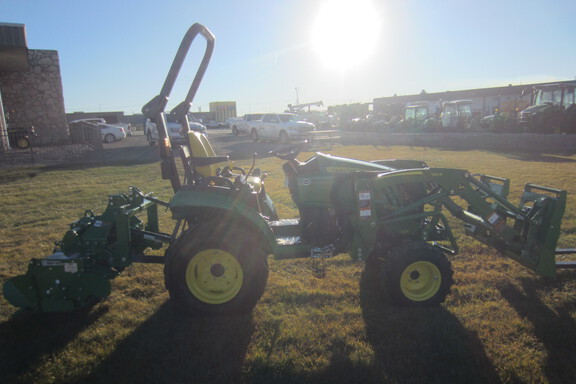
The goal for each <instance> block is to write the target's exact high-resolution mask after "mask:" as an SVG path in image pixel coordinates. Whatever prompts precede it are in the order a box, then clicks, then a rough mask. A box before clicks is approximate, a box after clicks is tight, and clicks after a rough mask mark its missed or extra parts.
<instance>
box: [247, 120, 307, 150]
mask: <svg viewBox="0 0 576 384" xmlns="http://www.w3.org/2000/svg"><path fill="white" fill-rule="evenodd" d="M315 129H316V128H315V127H314V124H312V123H309V122H307V121H304V120H302V118H300V116H298V115H297V114H295V113H267V114H265V115H264V116H263V117H262V120H257V121H253V122H252V124H251V129H250V136H251V137H252V140H254V141H258V140H260V139H273V140H278V141H279V142H280V143H282V144H287V143H289V142H290V140H294V139H296V140H305V139H307V138H309V137H310V132H312V131H314V130H315Z"/></svg>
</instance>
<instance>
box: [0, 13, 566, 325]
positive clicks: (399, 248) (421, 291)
mask: <svg viewBox="0 0 576 384" xmlns="http://www.w3.org/2000/svg"><path fill="white" fill-rule="evenodd" d="M197 35H201V36H203V37H204V38H205V39H206V41H207V45H206V51H205V54H204V57H203V59H202V62H201V64H200V66H199V68H198V71H197V73H196V76H195V78H194V81H193V83H192V85H191V87H190V90H189V92H188V94H187V96H186V98H185V100H184V101H183V102H182V103H180V104H179V105H178V106H177V107H175V108H174V109H173V110H172V111H171V112H170V113H171V114H172V115H173V116H172V117H174V118H175V119H176V120H177V121H179V122H180V123H181V125H182V129H183V130H184V131H185V132H186V137H187V140H188V142H187V143H186V144H185V145H182V146H179V147H178V148H172V147H171V145H170V140H169V136H168V133H167V129H166V113H165V108H166V105H167V103H168V97H169V95H170V93H171V90H172V88H173V85H174V82H175V80H176V78H177V76H178V73H179V72H180V68H181V66H182V63H183V61H184V59H185V57H186V55H187V52H188V49H189V47H190V45H191V44H192V42H193V40H194V39H195V37H196V36H197ZM213 48H214V37H213V35H212V34H211V33H210V31H209V30H208V29H206V28H205V27H204V26H202V25H199V24H195V25H193V26H192V27H191V28H190V30H189V31H188V33H187V34H186V35H185V37H184V39H183V41H182V43H181V45H180V48H179V50H178V52H177V54H176V57H175V59H174V61H173V63H172V67H171V68H170V71H169V73H168V76H167V77H166V80H165V82H164V85H163V87H162V90H161V91H160V94H159V95H158V96H156V97H154V98H153V99H152V100H151V101H150V102H149V103H147V104H146V105H145V106H144V108H143V110H142V111H143V113H144V115H145V116H146V117H147V118H150V119H151V120H153V121H155V122H156V125H157V128H158V132H159V150H160V157H161V159H162V161H161V173H162V177H163V178H164V179H166V180H170V183H171V186H172V188H173V190H174V196H173V197H172V199H171V200H170V201H169V202H164V201H160V200H158V199H156V198H155V197H153V195H152V194H150V193H147V194H145V193H143V192H142V191H141V190H139V189H138V188H135V187H132V188H130V189H129V191H128V193H126V194H114V195H111V196H110V198H109V201H108V207H107V208H106V210H105V211H104V212H103V213H102V214H100V215H97V214H95V213H94V212H93V211H91V210H87V211H86V212H85V213H84V214H83V215H82V217H81V218H80V219H79V220H77V221H75V222H74V223H72V224H71V225H70V229H69V230H68V232H67V233H66V234H65V235H64V237H63V239H62V241H60V242H58V243H57V245H56V248H55V249H54V252H53V254H52V255H50V256H48V257H46V258H43V259H33V260H32V261H31V262H30V265H29V268H28V272H27V273H26V274H25V275H22V276H17V277H14V278H12V279H10V280H8V281H7V282H5V284H4V296H5V298H6V299H7V300H8V301H9V302H10V303H12V304H13V305H14V306H16V307H20V308H23V309H27V310H30V311H34V312H38V313H45V312H66V311H73V310H76V309H79V308H82V307H85V306H88V305H90V304H91V303H93V302H95V301H96V300H99V299H102V298H105V297H107V296H108V295H109V294H110V290H111V289H110V287H111V286H110V280H111V279H113V278H114V277H115V276H117V275H118V274H119V273H121V272H122V270H123V269H124V268H126V267H128V266H129V265H130V264H131V263H133V262H156V263H162V264H163V265H164V276H165V285H166V288H167V289H168V291H169V292H170V297H171V298H172V299H173V300H176V301H178V302H179V303H180V304H181V307H183V308H187V309H189V310H190V311H193V312H202V313H211V314H219V313H238V312H247V311H250V310H251V309H252V308H253V307H254V306H255V305H256V303H257V301H258V299H259V298H260V297H261V295H262V293H263V291H264V289H265V286H266V281H267V277H268V256H269V255H274V257H276V258H278V259H284V258H294V257H311V258H313V259H315V260H323V259H324V258H326V257H331V256H333V255H335V254H339V253H348V254H349V255H350V256H351V257H352V258H353V259H354V260H358V261H368V263H366V267H367V268H375V269H376V270H377V273H378V274H379V275H380V279H379V280H380V281H381V285H379V286H378V287H375V288H376V289H382V290H383V291H385V292H386V294H387V295H388V296H389V297H390V298H391V299H392V301H393V303H396V304H398V305H408V306H427V305H438V304H440V303H442V302H443V301H444V299H445V298H446V296H447V295H448V293H449V291H450V287H451V285H452V284H453V278H452V274H453V272H452V268H451V265H450V261H449V259H448V257H447V255H454V254H456V253H457V251H458V247H457V244H456V241H455V239H454V236H453V235H452V231H451V228H450V225H449V222H448V220H447V218H446V216H445V212H448V213H450V214H451V215H453V216H455V217H456V218H457V219H460V220H461V221H462V222H463V223H464V228H465V231H466V233H467V234H468V235H470V236H472V237H474V238H476V239H478V240H479V241H481V242H483V243H485V244H487V245H488V246H491V247H493V248H495V249H497V250H498V251H500V252H501V253H502V254H503V255H505V256H508V257H510V258H512V259H514V260H517V261H518V262H520V263H522V264H523V265H525V266H526V267H527V268H530V269H532V270H534V271H535V272H536V273H537V274H539V275H542V276H552V275H554V273H555V271H556V269H557V268H559V267H574V265H573V264H560V263H556V261H555V255H556V254H558V253H568V252H574V250H557V249H556V243H557V241H558V237H559V234H560V225H561V221H562V216H563V213H564V208H565V204H566V192H565V191H561V190H557V189H553V188H546V187H541V186H538V185H535V184H528V185H526V187H525V190H524V193H523V195H522V198H521V201H520V203H519V204H518V205H515V204H512V203H510V202H509V201H508V200H507V194H508V191H509V185H510V184H509V180H507V179H502V178H497V177H491V176H487V175H472V174H470V173H469V172H467V171H465V170H460V169H448V168H430V167H428V166H427V165H426V164H425V163H424V162H422V161H414V160H380V161H361V160H354V159H346V158H341V157H336V156H331V155H327V154H322V153H316V154H315V155H314V156H312V157H311V158H309V159H307V160H305V161H301V160H298V156H299V154H300V151H301V149H302V144H294V145H291V146H287V147H284V148H282V149H281V150H279V151H277V152H276V153H274V155H275V156H277V157H279V158H280V159H283V160H284V161H285V163H284V165H283V170H284V173H285V174H286V178H287V184H288V188H289V191H290V194H291V196H292V199H293V201H294V203H295V204H296V206H297V207H298V209H299V212H300V217H299V218H293V219H279V218H278V216H277V213H276V209H275V207H274V204H273V202H272V200H271V199H270V197H269V196H268V194H267V193H266V189H265V185H264V178H265V175H264V174H262V173H261V172H260V170H259V169H258V168H257V167H256V161H257V159H256V156H255V157H254V159H253V163H252V166H251V167H250V168H249V169H243V168H239V167H237V166H235V165H234V164H232V163H231V162H230V161H229V159H228V158H227V157H222V156H217V155H216V154H215V152H214V150H213V148H212V146H211V145H210V142H209V141H208V139H207V138H206V136H204V135H203V134H201V133H198V132H188V130H189V128H188V127H189V124H188V117H187V116H188V112H189V110H190V107H191V104H192V100H193V99H194V95H195V94H196V91H197V89H198V86H199V85H200V82H201V80H202V77H203V75H204V73H205V71H206V68H207V65H208V62H209V60H210V57H211V54H212V51H213ZM177 162H181V163H182V167H177V166H176V163H177ZM179 168H180V169H181V171H180V172H179V171H178V169H179ZM158 206H163V207H167V208H168V209H169V210H170V212H171V214H172V217H173V219H174V223H175V224H174V229H173V231H172V232H171V233H161V232H159V230H158ZM150 249H152V250H159V249H164V253H163V255H160V256H150V255H148V253H147V251H148V250H150Z"/></svg>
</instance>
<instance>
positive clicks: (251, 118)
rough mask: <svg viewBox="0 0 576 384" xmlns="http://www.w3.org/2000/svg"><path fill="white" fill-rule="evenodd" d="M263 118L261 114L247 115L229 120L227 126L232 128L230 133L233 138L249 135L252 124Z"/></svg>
mask: <svg viewBox="0 0 576 384" xmlns="http://www.w3.org/2000/svg"><path fill="white" fill-rule="evenodd" d="M263 116H264V114H262V113H247V114H245V115H244V116H243V117H241V118H236V119H231V120H230V122H229V125H230V128H232V133H233V134H234V136H238V135H239V134H241V133H246V134H249V133H250V129H251V128H252V124H253V122H255V121H258V120H261V119H262V117H263Z"/></svg>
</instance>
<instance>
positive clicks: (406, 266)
mask: <svg viewBox="0 0 576 384" xmlns="http://www.w3.org/2000/svg"><path fill="white" fill-rule="evenodd" d="M453 274H454V272H453V271H452V266H451V264H450V261H449V260H448V259H447V258H446V255H445V254H444V253H443V252H442V251H441V250H439V249H438V248H436V247H433V246H432V245H430V244H428V243H423V242H403V243H401V244H399V245H397V246H395V247H393V248H392V249H390V251H389V252H388V254H387V255H386V258H385V260H384V262H383V263H382V264H381V270H380V277H381V279H380V281H381V282H382V283H383V285H384V286H383V287H382V288H383V289H384V290H386V292H387V293H388V295H389V297H390V298H391V299H392V301H393V302H394V303H395V304H398V305H401V306H410V307H426V306H434V305H439V304H441V303H442V302H444V300H445V299H446V296H447V295H448V293H449V292H450V287H451V286H452V284H453V283H454V280H453V278H452V276H453Z"/></svg>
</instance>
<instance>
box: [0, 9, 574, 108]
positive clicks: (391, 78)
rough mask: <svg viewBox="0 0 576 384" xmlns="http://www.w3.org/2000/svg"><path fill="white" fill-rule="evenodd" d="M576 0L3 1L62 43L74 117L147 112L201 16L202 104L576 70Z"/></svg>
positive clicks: (539, 77) (349, 97)
mask: <svg viewBox="0 0 576 384" xmlns="http://www.w3.org/2000/svg"><path fill="white" fill-rule="evenodd" d="M574 14H576V1H574V0H553V1H548V2H544V1H541V0H539V1H535V0H523V1H519V0H516V1H509V0H484V1H463V0H460V1H457V0H436V1H428V0H290V1H288V0H242V1H233V0H212V1H199V0H197V1H192V0H164V1H157V0H156V1H151V0H99V1H93V0H92V1H85V0H43V1H41V0H0V22H6V23H21V24H25V25H26V33H27V41H28V48H30V49H50V50H57V51H58V53H59V57H60V69H61V75H62V83H63V89H64V103H65V108H66V112H67V113H71V112H78V111H83V112H98V111H124V112H125V113H126V114H133V113H140V110H141V108H142V106H143V105H144V104H145V103H146V102H147V101H149V100H150V99H151V98H152V97H154V96H155V95H157V94H158V93H159V92H160V89H161V87H162V84H163V82H164V78H165V76H166V74H167V72H168V69H169V68H170V65H171V64H172V60H173V58H174V55H175V53H176V51H177V49H178V46H179V44H180V42H181V39H182V37H183V36H184V34H185V33H186V31H187V30H188V28H190V26H191V25H192V24H194V23H196V22H198V23H201V24H203V25H205V26H206V27H207V28H208V29H209V30H210V31H212V33H213V34H214V35H215V37H216V44H215V50H214V54H213V56H212V60H211V63H210V66H209V67H208V70H207V72H206V75H205V77H204V80H203V83H202V85H201V86H200V89H199V91H198V93H197V95H196V98H195V100H194V102H193V106H192V109H191V111H192V112H197V111H208V109H209V103H210V102H212V101H236V103H237V109H238V114H239V115H242V114H244V113H257V112H282V111H284V110H285V109H286V108H287V105H288V104H296V102H297V101H299V102H300V103H307V102H315V101H319V100H321V101H323V103H324V105H326V106H328V105H338V104H349V103H357V102H371V101H372V100H373V99H374V98H377V97H385V96H393V95H394V94H397V95H407V94H415V93H419V92H420V91H421V90H425V91H426V92H442V91H448V90H459V89H471V88H485V87H495V86H504V85H508V84H514V85H519V84H529V83H535V82H545V81H556V80H572V79H575V78H576V67H575V66H574V63H576V22H574V16H573V15H574ZM196 40H197V41H195V42H194V44H193V45H192V49H191V51H190V53H189V54H188V56H187V58H186V61H185V65H184V67H183V69H182V70H181V73H180V77H179V79H178V82H177V84H176V86H175V88H174V90H173V91H172V94H171V96H170V101H169V104H168V107H169V108H170V107H173V106H175V105H177V104H178V103H179V102H180V101H182V100H183V98H184V97H185V95H186V93H187V91H188V88H189V86H190V84H191V82H192V79H193V77H194V74H195V71H196V68H197V65H198V63H199V62H200V58H201V56H202V54H203V52H204V49H205V46H206V43H205V41H204V40H203V39H201V38H198V39H196Z"/></svg>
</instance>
